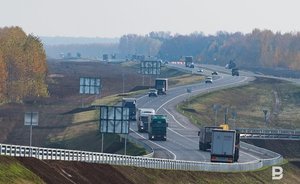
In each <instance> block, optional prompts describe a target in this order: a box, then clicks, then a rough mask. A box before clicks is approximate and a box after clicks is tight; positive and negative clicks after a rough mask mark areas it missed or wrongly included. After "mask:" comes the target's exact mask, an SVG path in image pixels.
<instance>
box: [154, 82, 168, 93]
mask: <svg viewBox="0 0 300 184" xmlns="http://www.w3.org/2000/svg"><path fill="white" fill-rule="evenodd" d="M155 89H157V93H158V95H165V94H167V90H168V79H167V78H156V79H155Z"/></svg>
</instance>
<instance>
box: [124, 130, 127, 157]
mask: <svg viewBox="0 0 300 184" xmlns="http://www.w3.org/2000/svg"><path fill="white" fill-rule="evenodd" d="M124 142H125V148H124V155H126V154H127V146H126V145H127V134H126V135H125V141H124Z"/></svg>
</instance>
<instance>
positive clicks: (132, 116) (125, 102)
mask: <svg viewBox="0 0 300 184" xmlns="http://www.w3.org/2000/svg"><path fill="white" fill-rule="evenodd" d="M122 106H123V107H128V108H129V120H133V121H135V120H136V98H123V99H122Z"/></svg>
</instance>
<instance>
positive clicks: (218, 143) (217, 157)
mask: <svg viewBox="0 0 300 184" xmlns="http://www.w3.org/2000/svg"><path fill="white" fill-rule="evenodd" d="M239 141H240V139H239V133H237V132H236V131H235V130H220V129H213V130H212V143H211V153H210V160H211V162H227V163H233V162H237V161H238V159H239Z"/></svg>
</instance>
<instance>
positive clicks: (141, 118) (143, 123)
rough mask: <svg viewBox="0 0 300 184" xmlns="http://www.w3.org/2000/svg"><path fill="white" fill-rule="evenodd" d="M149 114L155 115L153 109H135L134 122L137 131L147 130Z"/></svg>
mask: <svg viewBox="0 0 300 184" xmlns="http://www.w3.org/2000/svg"><path fill="white" fill-rule="evenodd" d="M151 115H155V110H154V109H150V108H139V109H138V110H137V116H136V123H137V127H138V131H139V132H147V131H148V122H149V118H150V116H151Z"/></svg>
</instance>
